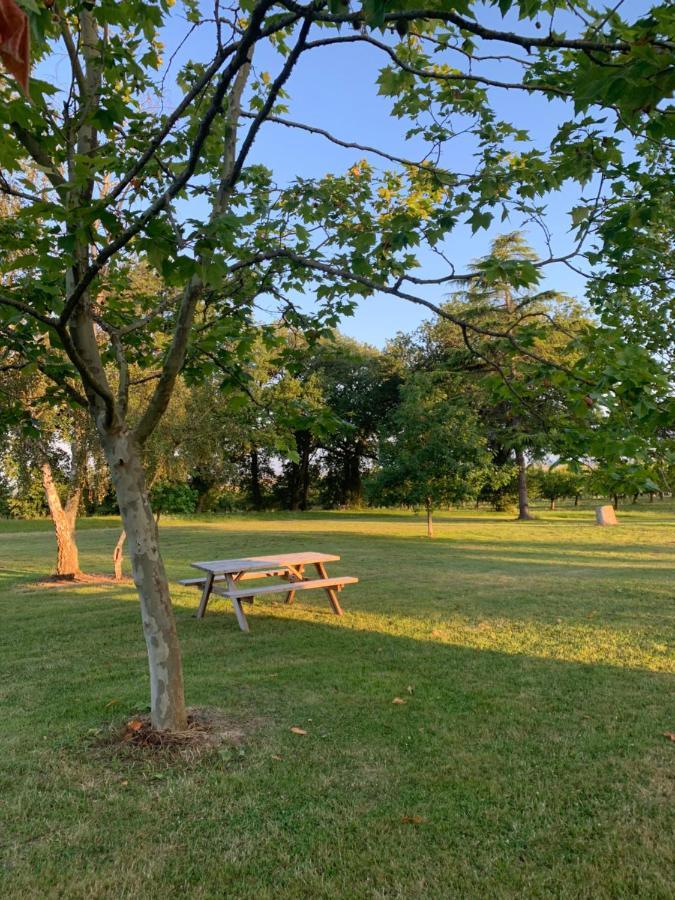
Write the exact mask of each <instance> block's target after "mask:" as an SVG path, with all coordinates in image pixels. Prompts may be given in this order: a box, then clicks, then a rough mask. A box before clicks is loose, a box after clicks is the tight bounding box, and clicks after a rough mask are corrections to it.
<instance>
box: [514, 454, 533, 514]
mask: <svg viewBox="0 0 675 900" xmlns="http://www.w3.org/2000/svg"><path fill="white" fill-rule="evenodd" d="M516 465H517V466H518V519H520V520H522V521H529V520H530V519H533V518H534V516H532V515H531V513H530V502H529V499H528V496H527V462H526V460H525V453H524V452H523V451H522V450H516Z"/></svg>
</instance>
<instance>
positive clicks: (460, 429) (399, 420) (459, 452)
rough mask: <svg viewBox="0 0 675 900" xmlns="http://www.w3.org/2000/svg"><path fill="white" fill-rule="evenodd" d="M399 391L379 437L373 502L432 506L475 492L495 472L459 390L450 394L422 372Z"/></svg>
mask: <svg viewBox="0 0 675 900" xmlns="http://www.w3.org/2000/svg"><path fill="white" fill-rule="evenodd" d="M401 393H402V397H401V403H400V405H399V406H398V407H397V408H396V410H395V411H394V413H393V414H392V416H391V419H390V421H389V423H388V427H387V428H386V429H385V430H384V432H383V434H382V436H381V440H380V455H379V469H378V471H377V473H376V474H375V476H374V477H373V479H372V482H371V485H370V496H371V498H372V499H373V501H374V502H376V503H377V502H381V503H387V504H406V505H409V506H415V507H424V508H426V509H427V510H429V511H431V510H432V509H434V508H437V507H438V506H440V505H447V504H451V503H458V502H461V501H464V500H467V499H471V498H472V497H476V496H477V495H478V493H479V492H480V490H481V488H482V487H483V485H484V484H485V483H486V482H487V481H488V480H490V479H493V478H494V477H495V473H494V468H493V466H492V460H491V457H490V454H489V452H488V449H487V441H486V439H485V437H484V436H482V435H481V432H480V430H479V428H478V423H477V421H476V419H475V417H474V416H473V415H472V413H471V410H470V409H469V408H468V407H467V406H466V404H465V403H464V402H463V400H462V397H461V393H460V392H456V393H454V394H452V395H449V394H448V393H447V391H446V389H445V386H444V385H443V383H442V382H441V383H439V381H438V379H435V378H433V377H428V376H427V377H425V376H423V375H421V374H418V375H416V376H414V377H412V378H410V379H409V380H408V381H407V382H406V383H405V385H404V386H403V388H402V392H401Z"/></svg>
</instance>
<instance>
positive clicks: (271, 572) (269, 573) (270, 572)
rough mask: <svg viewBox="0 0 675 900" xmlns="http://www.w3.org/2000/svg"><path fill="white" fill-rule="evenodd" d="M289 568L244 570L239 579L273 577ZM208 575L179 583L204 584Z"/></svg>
mask: <svg viewBox="0 0 675 900" xmlns="http://www.w3.org/2000/svg"><path fill="white" fill-rule="evenodd" d="M287 571H288V570H287V569H261V570H260V571H255V572H244V573H243V574H242V575H241V577H240V578H239V581H249V580H250V579H251V578H271V577H273V576H274V577H277V576H280V575H285V574H286V572H287ZM225 577H226V576H225V575H216V576H215V577H214V579H213V580H214V581H225ZM206 578H207V576H206V575H202V576H201V577H200V578H181V579H180V580H179V582H178V584H182V585H184V586H185V587H193V586H197V585H203V584H204V582H205V581H206Z"/></svg>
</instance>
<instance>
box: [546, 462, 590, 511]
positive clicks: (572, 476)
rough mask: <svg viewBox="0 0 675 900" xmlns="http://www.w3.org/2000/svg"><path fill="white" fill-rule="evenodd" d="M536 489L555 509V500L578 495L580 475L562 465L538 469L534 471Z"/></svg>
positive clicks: (551, 507)
mask: <svg viewBox="0 0 675 900" xmlns="http://www.w3.org/2000/svg"><path fill="white" fill-rule="evenodd" d="M535 476H536V490H537V493H538V494H539V496H540V497H544V498H545V499H546V500H548V501H549V504H550V509H555V504H556V501H557V500H559V499H561V498H564V497H575V498H576V497H578V496H579V493H580V492H581V481H580V476H579V475H578V474H577V473H575V472H571V471H570V470H569V469H567V468H564V467H563V466H552V467H550V468H548V469H540V470H539V471H537V472H536V473H535Z"/></svg>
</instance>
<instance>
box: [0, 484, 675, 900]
mask: <svg viewBox="0 0 675 900" xmlns="http://www.w3.org/2000/svg"><path fill="white" fill-rule="evenodd" d="M591 506H592V504H584V505H582V506H581V507H580V508H579V509H573V508H570V507H569V506H568V507H566V508H564V509H563V510H561V511H559V512H554V513H549V512H547V511H546V510H544V509H542V508H541V507H540V508H539V509H538V510H537V514H538V515H539V516H540V519H539V520H538V521H537V522H534V523H528V524H519V523H515V522H513V521H512V517H510V516H509V515H503V514H495V513H488V512H485V511H478V512H475V511H473V510H468V509H467V510H462V511H458V512H451V513H443V514H439V515H438V517H437V520H436V532H437V537H436V538H434V540H429V539H427V538H426V537H425V536H424V528H425V524H424V519H423V516H419V517H415V516H412V515H411V514H409V513H399V512H379V513H378V512H364V513H348V512H345V513H322V512H316V513H315V512H309V513H305V514H279V515H250V516H228V517H224V518H215V517H214V518H209V519H191V520H179V519H169V518H166V519H163V520H162V523H161V531H162V547H163V552H164V555H165V559H166V562H167V567H168V571H169V575H170V578H171V579H177V578H180V577H184V576H187V575H189V573H190V569H189V565H188V563H189V562H190V561H191V560H194V559H208V558H215V557H228V556H238V555H242V554H257V553H273V552H275V551H278V550H284V551H289V550H300V549H316V550H323V551H326V552H334V553H338V554H340V555H341V556H342V558H343V559H342V562H341V563H338V564H336V565H334V566H333V567H332V568H331V574H333V573H335V574H338V573H339V572H343V573H345V574H349V575H357V576H358V577H359V578H360V579H361V582H360V584H359V585H357V586H355V587H353V588H347V589H346V590H345V592H344V594H343V595H342V602H343V605H344V607H345V610H346V614H345V616H344V618H342V619H339V618H337V617H334V616H332V615H331V614H330V611H329V607H328V604H327V602H326V601H325V600H324V599H322V598H321V597H320V596H318V595H317V593H316V592H310V593H305V594H304V595H298V599H297V601H296V605H295V606H294V607H293V608H287V607H284V606H283V604H282V603H281V597H280V596H277V597H275V598H265V599H263V600H261V601H259V602H256V604H255V606H254V608H253V609H252V610H251V612H250V614H249V621H250V624H251V634H250V635H249V636H246V635H243V634H242V633H241V632H240V631H239V630H238V628H237V626H236V622H235V619H234V616H233V614H232V612H231V610H230V608H228V606H227V604H226V603H225V602H224V601H216V602H214V603H213V605H212V606H211V607H210V611H209V613H208V614H207V617H206V619H204V620H203V621H202V622H198V621H196V620H195V619H193V618H192V613H193V611H194V608H195V606H196V604H197V599H198V595H197V593H196V591H189V590H187V589H180V588H176V590H175V593H174V601H175V605H176V615H177V619H178V628H179V633H180V637H181V640H182V645H183V653H184V666H185V676H186V689H187V696H188V702H189V703H190V704H191V705H194V706H211V707H219V708H220V709H222V710H224V711H225V712H226V713H227V714H228V715H229V716H231V718H232V720H233V723H234V724H235V725H236V726H237V727H241V729H242V730H243V731H244V732H245V735H246V736H245V738H244V740H243V743H241V744H239V745H236V746H235V745H233V746H232V747H229V748H228V747H226V748H224V749H223V750H221V751H218V752H215V753H213V754H211V755H209V756H207V757H204V758H202V759H201V760H199V761H198V762H197V763H196V764H195V765H194V766H191V765H188V764H186V763H184V762H180V761H177V760H174V761H173V762H167V761H165V760H162V759H154V760H153V759H148V758H140V757H139V758H131V759H130V758H124V757H120V756H118V755H115V754H114V753H112V752H110V751H106V750H102V749H101V748H100V747H99V746H98V743H97V742H98V740H99V736H100V735H99V732H100V729H101V728H102V727H105V726H106V725H107V724H108V723H114V722H123V721H124V720H125V719H128V718H129V717H131V716H133V715H134V713H135V712H137V711H138V710H139V709H142V708H143V707H144V706H145V705H146V703H147V698H148V686H147V674H146V663H145V651H144V645H143V640H142V635H141V630H140V622H139V616H138V607H137V600H136V598H135V593H134V590H133V587H130V586H129V585H123V586H119V587H116V586H115V587H103V586H97V587H90V586H86V587H75V588H71V587H68V588H51V589H40V590H36V589H35V587H34V586H33V584H32V583H33V582H35V581H36V580H37V579H38V578H39V577H41V576H44V575H45V574H46V573H47V572H48V571H49V570H50V568H51V566H52V564H53V557H54V545H53V539H52V537H51V534H50V533H49V525H48V523H45V522H26V523H24V522H15V521H12V522H2V523H0V706H1V708H2V715H3V725H2V729H1V730H0V798H1V801H0V895H1V896H11V897H35V896H67V897H69V898H71V897H92V896H96V897H115V898H119V897H130V898H131V897H134V898H136V897H160V896H161V897H174V896H175V897H178V896H185V895H186V894H189V895H190V896H195V897H200V896H204V897H213V896H228V897H237V898H239V897H242V898H248V897H251V898H253V897H257V898H267V897H269V898H272V897H284V898H285V897H291V898H295V897H298V898H300V897H307V898H310V897H311V898H323V897H325V898H330V897H348V898H352V897H355V898H360V897H373V898H411V897H414V898H416V897H425V898H427V897H439V898H446V897H483V896H490V897H513V896H517V895H524V896H527V897H549V896H554V897H570V898H572V897H573V898H578V897H589V898H591V897H592V898H597V897H613V898H614V897H626V898H628V897H631V898H632V897H638V896H639V897H649V898H651V897H664V898H666V897H670V896H671V895H672V894H671V891H672V882H671V873H672V862H673V843H672V835H673V832H674V826H675V816H674V815H673V808H674V806H673V790H672V789H673V773H674V769H675V766H674V765H673V763H674V760H675V756H674V753H675V744H674V743H672V742H669V741H668V740H667V739H666V738H665V737H664V736H663V734H664V732H667V731H671V732H672V731H675V710H674V708H673V706H674V705H673V695H674V690H673V689H674V688H675V679H673V673H674V672H675V657H674V654H673V637H674V636H675V628H674V621H673V620H674V616H673V613H674V612H675V587H674V583H675V578H674V575H675V571H674V568H675V512H674V509H673V505H672V504H671V503H668V502H662V501H656V502H655V503H654V504H649V503H645V502H641V503H640V504H638V506H635V507H633V506H631V505H630V504H628V505H627V506H626V507H625V508H624V509H623V510H620V512H619V516H620V519H621V522H622V524H621V525H620V526H619V527H618V528H615V529H600V528H597V527H595V526H594V525H593V513H592V509H591ZM118 527H119V526H118V522H117V521H116V520H115V519H112V518H111V519H100V518H99V519H89V520H83V521H82V522H81V523H80V530H79V543H80V547H81V562H82V566H83V569H84V570H85V571H88V572H103V571H107V572H109V571H111V569H112V563H111V554H112V549H113V546H114V543H115V540H116V537H117V531H118ZM394 698H401V699H403V700H405V703H403V704H398V703H397V704H394V703H393V702H392V701H393V700H394ZM292 726H297V727H300V728H302V729H303V730H305V731H306V732H307V734H306V735H305V736H301V735H296V734H293V733H291V731H290V728H291V727H292Z"/></svg>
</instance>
